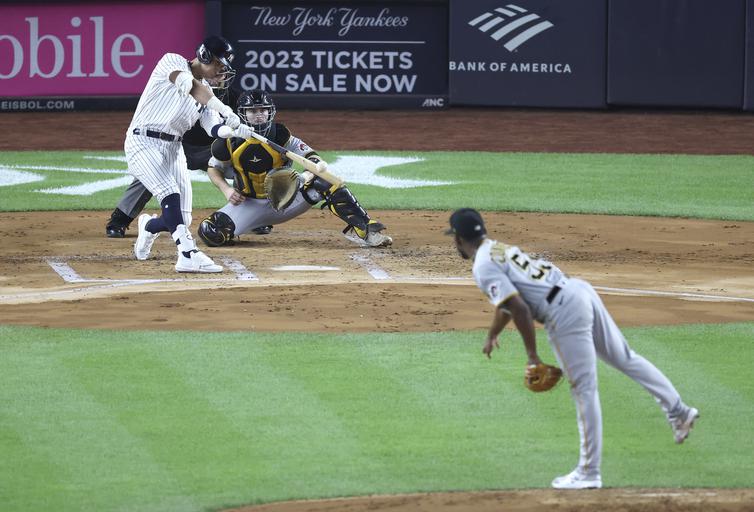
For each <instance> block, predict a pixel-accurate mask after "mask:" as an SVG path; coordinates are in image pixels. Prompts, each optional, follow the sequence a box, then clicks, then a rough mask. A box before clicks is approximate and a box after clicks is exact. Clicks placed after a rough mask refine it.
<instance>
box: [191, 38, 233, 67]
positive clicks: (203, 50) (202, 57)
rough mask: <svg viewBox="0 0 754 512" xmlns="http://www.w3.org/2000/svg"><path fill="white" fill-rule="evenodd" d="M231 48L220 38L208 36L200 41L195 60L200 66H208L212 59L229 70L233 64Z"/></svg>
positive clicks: (225, 40)
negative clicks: (197, 60)
mask: <svg viewBox="0 0 754 512" xmlns="http://www.w3.org/2000/svg"><path fill="white" fill-rule="evenodd" d="M234 56H235V53H234V52H233V46H231V44H230V42H229V41H228V40H227V39H225V38H224V37H221V36H209V37H207V38H205V39H204V41H202V44H200V45H199V48H197V49H196V58H197V59H199V62H201V63H202V64H210V63H211V62H212V59H217V60H219V61H220V62H222V63H223V65H225V67H226V68H230V67H231V66H230V64H231V63H232V62H233V57H234Z"/></svg>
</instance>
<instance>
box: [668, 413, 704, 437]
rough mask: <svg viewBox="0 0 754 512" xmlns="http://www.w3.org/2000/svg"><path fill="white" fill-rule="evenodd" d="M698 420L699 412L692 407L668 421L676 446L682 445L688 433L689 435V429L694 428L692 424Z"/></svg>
mask: <svg viewBox="0 0 754 512" xmlns="http://www.w3.org/2000/svg"><path fill="white" fill-rule="evenodd" d="M698 419H699V411H698V410H697V409H695V408H694V407H688V408H686V410H685V411H683V413H681V414H680V415H678V416H676V417H674V418H670V419H669V421H670V426H671V427H672V429H673V437H675V442H676V444H681V443H683V442H684V441H685V440H686V438H687V437H689V433H691V429H692V428H693V427H694V422H695V421H696V420H698Z"/></svg>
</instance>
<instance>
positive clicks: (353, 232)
mask: <svg viewBox="0 0 754 512" xmlns="http://www.w3.org/2000/svg"><path fill="white" fill-rule="evenodd" d="M383 229H385V225H384V224H382V223H380V222H377V221H376V220H370V221H369V224H367V229H366V231H365V230H363V229H359V228H357V227H356V226H349V227H348V228H346V232H345V235H346V238H348V239H349V240H351V241H352V242H355V243H357V244H359V245H363V246H367V247H387V246H389V245H392V243H393V239H392V238H390V237H389V236H387V235H383V234H382V233H381V231H382V230H383Z"/></svg>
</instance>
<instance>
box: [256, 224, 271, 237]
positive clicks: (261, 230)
mask: <svg viewBox="0 0 754 512" xmlns="http://www.w3.org/2000/svg"><path fill="white" fill-rule="evenodd" d="M251 232H252V233H254V234H255V235H269V234H270V233H271V232H272V226H259V227H258V228H254V229H252V230H251Z"/></svg>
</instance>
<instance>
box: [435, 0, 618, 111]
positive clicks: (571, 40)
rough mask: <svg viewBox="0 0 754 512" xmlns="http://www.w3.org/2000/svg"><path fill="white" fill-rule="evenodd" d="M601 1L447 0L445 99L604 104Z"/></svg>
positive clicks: (547, 104) (464, 102)
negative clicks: (448, 12)
mask: <svg viewBox="0 0 754 512" xmlns="http://www.w3.org/2000/svg"><path fill="white" fill-rule="evenodd" d="M606 16H607V0H569V1H568V2H563V1H562V0H513V1H512V2H505V1H500V0H477V1H475V2H467V1H464V0H450V41H449V44H450V50H449V53H450V55H449V63H448V66H449V76H450V78H449V79H450V84H449V85H450V98H451V102H452V104H453V105H496V106H522V107H593V108H600V107H605V106H606V93H605V73H606V69H605V53H606Z"/></svg>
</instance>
